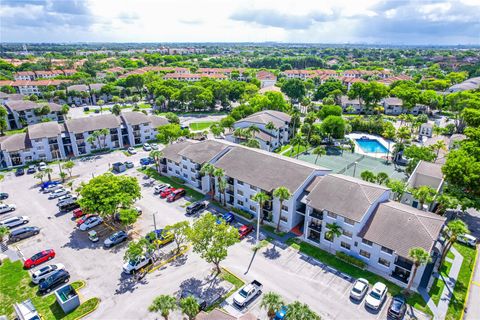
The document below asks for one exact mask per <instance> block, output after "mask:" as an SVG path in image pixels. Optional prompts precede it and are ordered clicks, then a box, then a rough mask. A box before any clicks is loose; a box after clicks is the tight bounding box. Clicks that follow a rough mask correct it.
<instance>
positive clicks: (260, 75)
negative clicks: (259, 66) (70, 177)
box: [257, 71, 277, 88]
mask: <svg viewBox="0 0 480 320" xmlns="http://www.w3.org/2000/svg"><path fill="white" fill-rule="evenodd" d="M257 79H258V80H259V81H260V88H267V87H273V86H274V85H275V83H277V76H276V75H274V74H273V73H271V72H268V71H259V72H257Z"/></svg>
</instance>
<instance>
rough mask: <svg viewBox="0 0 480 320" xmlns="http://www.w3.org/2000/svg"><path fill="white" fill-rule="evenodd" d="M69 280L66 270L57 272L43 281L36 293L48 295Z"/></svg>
mask: <svg viewBox="0 0 480 320" xmlns="http://www.w3.org/2000/svg"><path fill="white" fill-rule="evenodd" d="M69 280H70V273H68V271H66V270H63V269H62V270H58V271H56V272H55V273H54V274H52V275H51V276H50V277H48V278H46V279H45V280H44V281H42V282H40V285H39V287H38V291H39V292H40V293H48V292H50V291H52V289H53V288H55V287H57V286H59V285H60V284H62V283H67V282H68V281H69Z"/></svg>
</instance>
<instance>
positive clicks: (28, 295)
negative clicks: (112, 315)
mask: <svg viewBox="0 0 480 320" xmlns="http://www.w3.org/2000/svg"><path fill="white" fill-rule="evenodd" d="M0 283H1V284H2V285H1V286H0V314H5V315H7V317H10V318H12V319H13V318H14V315H15V311H14V309H13V304H14V303H16V302H22V301H24V300H26V299H31V300H32V303H33V305H34V306H35V308H36V309H37V311H38V313H39V314H40V315H42V317H43V319H64V320H69V319H78V318H80V317H81V316H83V315H85V314H87V313H88V312H91V311H93V310H94V309H95V308H96V307H97V305H98V303H99V302H100V300H99V299H98V298H92V299H89V300H87V301H85V302H84V303H82V304H81V305H80V306H79V307H78V308H77V309H75V310H74V311H73V312H71V313H69V314H65V313H64V312H63V310H62V309H61V307H60V305H58V304H57V301H56V299H55V295H54V294H49V295H46V296H40V295H38V294H37V290H38V289H37V286H36V285H34V284H33V283H32V282H31V281H30V275H29V273H28V271H27V270H24V269H23V265H22V262H21V261H15V262H11V261H10V260H4V261H3V264H2V265H1V266H0ZM83 284H84V283H83V282H82V281H75V282H73V283H71V285H72V286H73V287H74V288H76V289H78V288H80V287H82V286H83Z"/></svg>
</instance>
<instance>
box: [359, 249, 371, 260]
mask: <svg viewBox="0 0 480 320" xmlns="http://www.w3.org/2000/svg"><path fill="white" fill-rule="evenodd" d="M360 255H361V256H362V257H365V258H367V259H370V252H368V251H365V250H360Z"/></svg>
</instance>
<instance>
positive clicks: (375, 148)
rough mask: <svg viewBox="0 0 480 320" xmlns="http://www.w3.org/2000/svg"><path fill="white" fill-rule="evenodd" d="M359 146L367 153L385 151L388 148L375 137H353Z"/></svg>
mask: <svg viewBox="0 0 480 320" xmlns="http://www.w3.org/2000/svg"><path fill="white" fill-rule="evenodd" d="M355 141H357V143H358V145H359V146H360V148H361V149H362V150H363V151H364V152H367V153H387V152H388V149H387V148H385V147H384V146H383V145H382V144H381V143H380V142H378V141H377V140H375V139H364V138H362V139H355Z"/></svg>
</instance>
